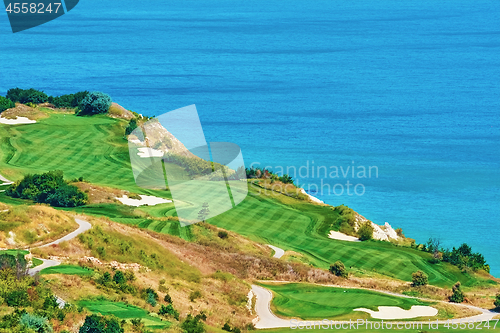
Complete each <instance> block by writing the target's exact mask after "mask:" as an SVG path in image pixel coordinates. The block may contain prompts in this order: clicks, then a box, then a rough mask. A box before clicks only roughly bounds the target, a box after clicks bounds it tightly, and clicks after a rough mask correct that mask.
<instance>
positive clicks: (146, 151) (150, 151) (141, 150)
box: [137, 148, 163, 158]
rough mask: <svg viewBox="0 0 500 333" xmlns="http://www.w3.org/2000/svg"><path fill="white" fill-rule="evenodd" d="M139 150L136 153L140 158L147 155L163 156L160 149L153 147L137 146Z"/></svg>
mask: <svg viewBox="0 0 500 333" xmlns="http://www.w3.org/2000/svg"><path fill="white" fill-rule="evenodd" d="M137 149H138V150H139V152H138V153H137V155H139V156H140V157H142V158H147V157H163V152H162V151H161V150H157V149H153V148H137Z"/></svg>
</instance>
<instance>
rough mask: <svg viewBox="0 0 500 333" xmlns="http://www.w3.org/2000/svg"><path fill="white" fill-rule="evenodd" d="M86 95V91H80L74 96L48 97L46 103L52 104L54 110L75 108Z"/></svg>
mask: <svg viewBox="0 0 500 333" xmlns="http://www.w3.org/2000/svg"><path fill="white" fill-rule="evenodd" d="M88 93H89V92H88V91H80V92H77V93H76V94H68V95H61V96H58V97H52V96H50V97H49V99H48V101H49V102H50V103H52V104H54V106H55V107H56V108H76V107H77V106H78V104H80V102H81V101H82V100H83V99H84V98H85V97H86V96H87V94H88Z"/></svg>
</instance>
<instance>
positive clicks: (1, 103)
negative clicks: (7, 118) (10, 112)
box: [0, 96, 16, 112]
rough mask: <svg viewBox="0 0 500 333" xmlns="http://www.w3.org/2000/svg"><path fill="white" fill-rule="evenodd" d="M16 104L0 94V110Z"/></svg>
mask: <svg viewBox="0 0 500 333" xmlns="http://www.w3.org/2000/svg"><path fill="white" fill-rule="evenodd" d="M15 106H16V105H15V104H14V102H12V101H11V100H10V99H8V98H5V97H3V96H0V112H3V111H5V110H7V109H10V108H13V107H15Z"/></svg>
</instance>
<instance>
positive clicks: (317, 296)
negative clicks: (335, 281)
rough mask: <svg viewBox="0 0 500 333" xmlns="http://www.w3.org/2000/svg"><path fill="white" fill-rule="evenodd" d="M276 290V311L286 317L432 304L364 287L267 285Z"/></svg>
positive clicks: (345, 315) (342, 315)
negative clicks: (357, 309)
mask: <svg viewBox="0 0 500 333" xmlns="http://www.w3.org/2000/svg"><path fill="white" fill-rule="evenodd" d="M263 286H264V287H266V288H268V289H270V290H272V291H273V292H274V298H273V300H272V308H273V311H274V313H276V314H277V315H280V316H284V317H298V318H302V319H304V320H309V319H324V318H327V319H357V318H370V316H369V314H367V313H365V312H359V311H353V310H354V309H356V308H361V307H363V308H368V309H371V310H374V311H376V310H377V307H378V306H398V307H401V308H403V309H405V310H409V309H410V308H411V307H412V306H413V305H429V303H426V302H421V301H419V300H416V299H412V298H403V297H396V296H391V295H386V294H383V293H379V292H374V291H368V290H363V289H349V288H333V287H323V286H315V285H310V284H303V283H288V284H281V285H275V284H263Z"/></svg>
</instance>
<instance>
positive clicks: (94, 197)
mask: <svg viewBox="0 0 500 333" xmlns="http://www.w3.org/2000/svg"><path fill="white" fill-rule="evenodd" d="M71 185H75V186H76V187H78V188H79V189H80V190H81V191H83V192H85V193H87V195H88V197H89V203H90V204H94V203H118V204H121V202H120V201H118V200H116V198H117V197H119V198H121V197H122V196H123V195H127V194H128V192H127V191H123V190H119V189H115V188H111V187H104V186H97V185H94V184H91V183H86V182H76V183H71Z"/></svg>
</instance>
